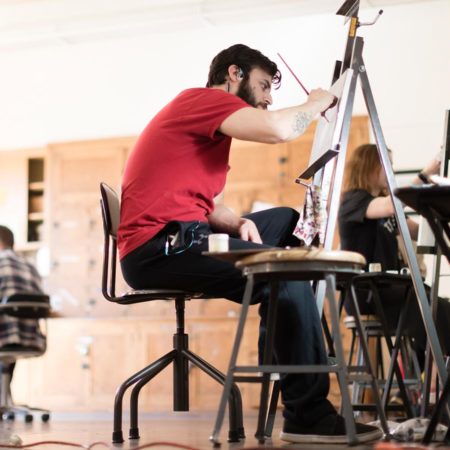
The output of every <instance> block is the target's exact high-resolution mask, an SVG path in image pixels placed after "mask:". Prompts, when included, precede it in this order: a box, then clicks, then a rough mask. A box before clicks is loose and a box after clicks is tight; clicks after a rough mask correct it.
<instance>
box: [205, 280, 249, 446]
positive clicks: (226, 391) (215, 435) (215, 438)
mask: <svg viewBox="0 0 450 450" xmlns="http://www.w3.org/2000/svg"><path fill="white" fill-rule="evenodd" d="M253 285H254V280H253V275H251V274H250V275H248V276H247V283H246V285H245V292H244V298H243V300H242V307H241V314H240V316H239V322H238V326H237V329H236V337H235V339H234V344H233V349H232V351H231V356H230V363H229V364H228V370H227V376H226V378H225V383H224V386H223V392H222V397H221V399H220V403H219V409H218V411H217V416H216V422H215V424H214V428H213V431H212V434H211V436H210V438H209V440H210V441H211V442H212V443H213V444H214V446H215V447H216V446H219V445H220V440H219V435H220V430H221V428H222V423H223V419H224V416H225V408H226V406H227V401H228V398H229V397H230V392H231V387H232V385H233V373H234V369H235V367H236V361H237V357H238V354H239V347H240V345H241V340H242V335H243V333H244V326H245V322H246V320H247V314H248V308H249V306H250V300H251V298H252V292H253Z"/></svg>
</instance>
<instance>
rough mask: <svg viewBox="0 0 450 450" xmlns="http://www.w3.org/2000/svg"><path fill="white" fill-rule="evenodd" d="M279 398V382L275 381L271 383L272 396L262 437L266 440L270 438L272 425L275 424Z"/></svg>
mask: <svg viewBox="0 0 450 450" xmlns="http://www.w3.org/2000/svg"><path fill="white" fill-rule="evenodd" d="M279 396H280V381H279V380H276V381H274V383H273V388H272V396H271V398H270V405H269V413H268V415H267V422H266V429H265V430H264V436H265V437H266V438H271V437H272V430H273V425H274V423H275V416H276V414H277V405H278V398H279Z"/></svg>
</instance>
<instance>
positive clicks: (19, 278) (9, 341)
mask: <svg viewBox="0 0 450 450" xmlns="http://www.w3.org/2000/svg"><path fill="white" fill-rule="evenodd" d="M20 292H22V293H23V292H30V293H42V286H41V277H40V276H39V273H38V272H37V270H36V268H35V267H34V266H33V265H32V264H31V263H29V262H28V261H26V260H25V259H24V258H23V257H21V256H19V255H18V254H17V253H16V252H15V251H14V234H13V232H12V231H11V230H10V229H9V228H7V227H5V226H3V225H0V301H4V299H6V298H7V297H9V296H10V295H13V294H16V293H20ZM45 347H46V338H45V336H44V334H43V333H42V331H41V329H40V327H39V321H38V320H37V319H22V318H18V317H13V316H8V315H1V314H0V351H1V350H8V349H10V350H13V349H18V348H27V349H36V350H41V351H42V352H44V351H45ZM4 370H8V371H9V372H10V374H11V376H12V373H13V371H14V364H11V365H10V367H8V368H5V369H4Z"/></svg>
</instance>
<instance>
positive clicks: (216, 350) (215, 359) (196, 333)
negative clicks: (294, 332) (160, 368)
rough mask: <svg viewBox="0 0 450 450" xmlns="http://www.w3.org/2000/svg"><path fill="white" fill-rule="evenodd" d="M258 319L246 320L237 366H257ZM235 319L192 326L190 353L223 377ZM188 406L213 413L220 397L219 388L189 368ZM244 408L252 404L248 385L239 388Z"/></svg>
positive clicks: (209, 320) (207, 320)
mask: <svg viewBox="0 0 450 450" xmlns="http://www.w3.org/2000/svg"><path fill="white" fill-rule="evenodd" d="M258 324H259V319H258V318H257V317H249V318H248V320H247V323H246V327H245V333H244V338H243V340H242V342H241V347H240V351H239V356H238V364H239V365H248V364H256V363H257V355H258V351H257V336H258ZM236 326H237V318H215V319H206V318H205V319H203V320H202V319H198V320H196V321H194V322H193V323H192V328H191V334H190V342H191V348H192V350H193V351H194V352H195V353H197V355H199V356H200V357H201V358H202V359H205V360H206V361H208V362H209V363H210V364H212V365H213V366H214V367H216V368H217V369H219V370H220V371H221V372H222V373H225V374H226V372H227V369H228V364H229V359H230V356H231V349H232V346H233V344H234V337H235V334H236ZM190 376H191V405H192V407H193V408H195V409H199V410H201V409H206V410H215V409H216V408H217V407H218V404H219V401H220V396H221V394H222V385H221V384H219V383H218V382H217V381H215V380H213V379H212V378H211V377H210V376H208V375H207V374H205V373H204V372H203V371H201V370H200V369H199V368H197V367H195V366H193V365H191V366H190ZM239 388H240V390H241V395H242V400H243V404H244V407H249V406H251V405H253V404H254V388H255V386H250V385H249V384H248V383H241V384H240V385H239Z"/></svg>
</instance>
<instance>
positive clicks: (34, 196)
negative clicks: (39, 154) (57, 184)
mask: <svg viewBox="0 0 450 450" xmlns="http://www.w3.org/2000/svg"><path fill="white" fill-rule="evenodd" d="M44 192H45V186H44V158H30V159H29V160H28V215H27V222H28V224H27V241H28V243H29V244H31V245H32V246H35V245H40V243H41V242H40V241H41V240H42V230H43V226H44Z"/></svg>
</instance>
